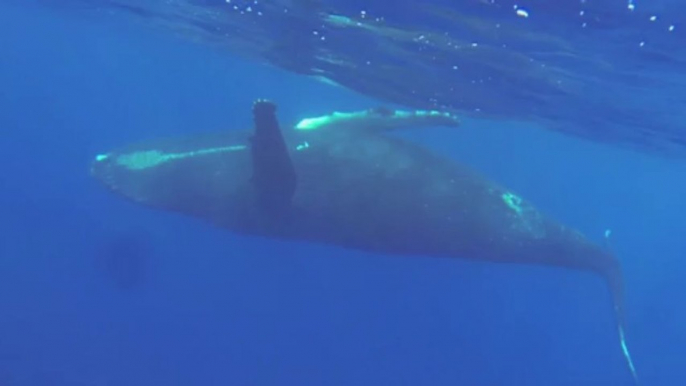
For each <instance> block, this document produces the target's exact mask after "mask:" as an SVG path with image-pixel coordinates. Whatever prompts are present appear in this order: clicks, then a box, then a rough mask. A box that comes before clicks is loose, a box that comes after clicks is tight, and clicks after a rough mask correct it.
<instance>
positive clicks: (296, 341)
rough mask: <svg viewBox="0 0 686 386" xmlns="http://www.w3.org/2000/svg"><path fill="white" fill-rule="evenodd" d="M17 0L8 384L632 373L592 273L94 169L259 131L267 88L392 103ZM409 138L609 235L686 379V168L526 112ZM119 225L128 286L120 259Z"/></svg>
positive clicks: (645, 374) (1, 45)
mask: <svg viewBox="0 0 686 386" xmlns="http://www.w3.org/2000/svg"><path fill="white" fill-rule="evenodd" d="M0 11H1V12H0V130H1V131H0V132H1V133H2V137H1V140H0V165H2V170H3V172H2V173H0V187H1V188H2V189H1V190H0V211H1V212H0V385H3V386H4V385H150V384H160V385H162V384H164V385H201V384H202V385H225V384H231V385H457V384H463V385H470V386H472V385H551V384H554V385H579V384H584V385H608V384H612V385H621V384H627V385H628V384H631V378H630V376H629V374H628V371H627V370H626V368H625V366H624V362H623V359H622V357H621V354H620V350H619V344H618V340H617V336H616V333H615V327H614V325H613V323H614V321H613V316H612V313H611V306H610V300H609V296H608V295H607V292H606V289H605V286H604V284H603V283H602V282H601V281H600V280H599V279H597V278H595V277H593V276H591V275H587V274H583V273H577V272H569V271H563V270H556V269H545V268H536V267H533V268H532V267H520V266H500V265H492V264H476V263H469V262H465V261H460V260H438V259H430V258H426V259H410V258H399V257H394V256H378V255H371V254H364V253H359V252H355V251H348V250H342V249H339V248H334V247H327V246H320V245H309V244H299V243H288V242H276V241H269V240H264V239H258V238H246V237H239V236H236V235H234V234H231V233H229V232H225V231H222V230H218V229H215V228H212V227H211V226H208V225H206V224H204V223H201V222H199V221H197V220H194V219H189V218H183V217H180V216H177V215H172V214H168V213H161V212H156V211H151V210H149V209H146V208H143V207H139V206H135V205H133V204H130V203H128V202H126V201H124V200H122V199H120V198H119V197H115V196H113V195H111V194H110V193H109V192H107V191H106V190H105V189H104V188H103V187H101V186H100V185H99V184H98V183H97V182H96V181H95V180H93V179H91V178H90V177H89V175H88V165H89V163H90V161H91V160H92V158H93V157H94V156H95V154H97V153H98V152H100V151H104V150H107V149H109V148H111V147H115V146H120V145H123V144H126V143H128V142H131V141H136V140H140V139H145V138H151V137H157V136H161V135H172V134H179V133H191V132H200V131H204V130H218V129H219V130H220V129H222V128H227V129H228V128H234V127H242V126H247V125H249V124H250V114H249V107H250V104H251V102H252V100H253V99H254V98H257V97H268V98H271V99H273V100H275V101H277V102H279V103H280V110H279V114H280V117H281V118H282V120H284V121H289V120H294V119H296V118H300V117H303V116H307V115H310V114H317V113H325V112H328V111H330V110H332V109H357V108H367V107H370V106H376V105H378V104H380V103H381V102H378V101H371V100H368V99H365V98H363V97H360V96H358V95H353V94H352V93H350V92H346V91H345V90H342V89H336V88H332V87H330V86H327V85H324V84H321V83H317V82H315V81H314V80H309V79H303V78H299V77H296V76H293V75H289V74H286V73H283V72H281V71H276V70H273V69H270V68H268V67H266V66H261V65H256V64H254V63H246V62H244V61H241V60H238V59H236V58H233V57H232V56H231V55H229V54H227V53H225V52H217V51H215V50H213V49H211V48H205V47H200V46H194V45H192V44H190V43H187V42H183V41H181V40H176V39H175V38H174V37H171V36H168V35H165V34H163V33H161V32H156V31H154V30H150V29H146V28H145V27H144V26H137V25H132V24H128V23H127V22H126V21H124V20H120V19H117V18H116V17H107V16H106V15H97V14H87V15H86V14H80V13H78V12H75V13H72V14H68V13H64V14H63V13H54V12H51V11H48V10H41V9H33V8H31V7H28V6H27V7H20V8H17V7H12V6H8V5H2V6H0ZM399 135H403V136H406V137H410V138H412V139H413V140H417V141H422V142H425V143H427V145H429V146H432V147H433V148H435V149H436V150H437V151H441V152H443V153H445V154H448V155H450V156H452V157H454V158H456V159H458V160H461V161H464V162H468V163H470V164H471V165H473V166H474V167H475V168H477V169H479V170H481V171H483V172H484V173H486V174H487V175H488V176H490V177H492V178H494V179H496V180H498V181H500V182H502V183H504V184H505V185H507V186H509V187H511V188H513V189H514V190H515V191H517V192H519V193H521V194H522V195H523V196H525V197H527V198H529V199H530V200H532V201H533V202H534V203H536V204H538V205H539V206H540V207H541V208H542V209H543V210H545V211H546V212H548V213H550V214H552V215H554V216H555V217H557V218H559V219H561V220H562V221H564V222H566V223H568V224H570V225H573V226H575V227H577V228H579V229H581V230H582V231H584V232H585V233H587V234H589V235H590V236H591V237H592V238H594V239H596V240H601V238H602V234H603V232H604V230H605V229H606V228H611V229H612V231H613V233H612V235H613V238H612V241H613V245H614V248H615V249H616V251H617V254H618V255H619V256H620V258H621V260H622V261H623V264H624V267H625V275H626V282H627V310H628V339H629V345H630V348H631V349H632V351H633V355H634V360H635V362H636V365H637V367H638V371H639V376H640V377H641V378H642V379H643V381H644V384H645V385H683V382H684V381H685V380H686V374H685V372H686V366H684V363H685V362H684V361H685V359H684V358H686V344H685V343H686V332H684V329H683V326H684V325H686V308H685V306H686V300H685V299H684V293H686V286H685V285H684V284H683V283H682V282H681V278H682V277H684V276H686V275H685V274H686V263H685V262H684V261H683V260H684V257H685V256H686V253H685V252H686V240H685V239H684V237H683V230H684V229H685V228H686V221H685V220H684V219H683V217H684V215H685V214H686V203H685V201H684V198H683V197H684V195H685V194H686V182H684V181H685V179H684V176H683V168H684V162H683V161H666V160H661V159H657V158H650V157H648V156H644V155H639V154H635V153H632V152H629V151H624V150H616V149H613V148H608V147H604V146H601V145H596V144H591V143H587V142H580V141H577V140H573V139H570V138H565V137H561V136H559V135H554V134H549V133H546V132H543V131H540V130H538V129H536V128H532V127H527V126H526V125H523V124H517V123H508V122H485V121H480V122H473V121H469V122H465V124H464V126H463V128H462V129H461V130H448V129H426V130H417V131H414V132H408V133H402V134H399ZM122 240H123V241H122ZM131 240H133V241H131ZM122 242H123V243H125V244H126V243H129V242H130V243H131V245H132V246H133V247H132V248H133V250H134V252H135V253H133V254H134V255H135V256H134V258H137V259H138V261H139V263H140V264H142V265H141V266H136V265H134V266H133V267H129V268H132V269H136V267H138V269H140V272H138V273H139V274H140V275H141V276H140V277H138V279H139V280H138V281H136V282H135V284H134V285H133V286H130V287H125V288H124V287H122V286H120V285H119V286H118V285H117V282H116V281H115V280H114V279H113V275H115V276H116V272H119V271H117V270H116V269H115V270H112V269H109V270H108V269H106V268H103V260H106V259H107V258H108V257H111V256H115V258H116V255H117V253H124V252H121V249H117V248H116V245H119V244H117V243H122ZM124 250H125V251H126V250H127V249H126V248H124ZM128 250H129V251H131V248H129V249H128ZM126 253H128V252H126ZM113 271H114V272H113ZM124 271H126V269H124ZM120 273H121V272H120ZM124 273H126V272H124Z"/></svg>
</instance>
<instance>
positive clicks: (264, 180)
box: [250, 100, 296, 216]
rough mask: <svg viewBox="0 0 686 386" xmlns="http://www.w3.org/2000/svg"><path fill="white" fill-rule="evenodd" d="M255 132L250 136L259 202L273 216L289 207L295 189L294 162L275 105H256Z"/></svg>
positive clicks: (263, 101) (253, 181)
mask: <svg viewBox="0 0 686 386" xmlns="http://www.w3.org/2000/svg"><path fill="white" fill-rule="evenodd" d="M252 111H253V120H254V123H255V133H254V134H253V135H252V137H251V138H250V153H251V155H252V166H253V174H252V179H251V182H252V184H253V186H254V187H255V194H256V202H257V205H258V206H259V207H260V209H262V210H263V211H265V212H266V213H267V214H268V215H270V216H279V215H281V214H283V213H284V212H285V211H286V210H288V209H289V208H290V205H291V200H292V198H293V194H294V193H295V188H296V173H295V167H294V166H293V161H292V160H291V156H290V154H289V152H288V147H287V146H286V142H285V141H284V138H283V135H282V133H281V129H280V127H279V122H278V120H277V118H276V105H275V104H274V103H272V102H269V101H266V100H257V101H255V103H254V104H253V109H252Z"/></svg>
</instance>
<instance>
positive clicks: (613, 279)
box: [603, 230, 639, 385]
mask: <svg viewBox="0 0 686 386" xmlns="http://www.w3.org/2000/svg"><path fill="white" fill-rule="evenodd" d="M609 236H610V231H609V230H608V231H605V244H606V245H605V247H606V250H607V253H609V254H610V256H611V259H612V265H611V266H610V268H609V269H607V270H605V272H603V274H604V276H605V280H607V283H608V285H609V287H610V293H611V295H612V302H613V305H614V310H615V318H616V319H617V332H618V334H619V343H620V345H621V348H622V355H624V359H625V360H626V363H627V366H628V367H629V371H630V372H631V376H632V377H633V379H634V383H635V384H636V385H638V384H639V382H638V375H637V374H636V367H635V366H634V361H633V360H632V359H631V353H630V352H629V347H628V346H627V343H626V333H625V331H626V320H625V316H624V275H623V274H622V268H621V266H620V264H619V260H617V258H616V257H615V256H614V253H612V251H611V249H610V245H609Z"/></svg>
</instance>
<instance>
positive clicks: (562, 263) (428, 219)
mask: <svg viewBox="0 0 686 386" xmlns="http://www.w3.org/2000/svg"><path fill="white" fill-rule="evenodd" d="M246 107H247V106H246ZM248 110H249V109H248V108H246V112H247V111H248ZM252 121H253V125H252V126H253V127H251V128H247V129H245V130H239V129H236V130H220V131H208V132H203V133H199V134H192V135H186V136H177V137H171V138H159V139H153V140H148V141H140V142H136V143H133V144H128V145H123V146H121V147H120V148H116V149H114V150H112V151H109V152H106V153H103V154H99V155H97V156H96V157H95V159H94V160H93V161H92V163H91V165H90V171H91V175H92V176H94V177H95V178H96V179H98V180H99V181H101V182H102V184H103V185H104V186H105V187H107V188H108V189H109V190H110V191H112V192H114V193H115V194H117V195H119V196H121V197H124V198H126V199H128V200H130V201H132V202H135V203H136V204H139V205H142V206H146V207H149V208H154V209H156V210H160V211H167V212H174V213H177V214H179V215H184V216H187V217H193V218H196V219H202V220H203V221H205V222H206V223H207V224H212V225H213V226H216V227H220V228H223V229H226V230H229V231H231V232H234V233H236V234H243V235H250V236H256V237H264V238H270V239H278V240H295V241H304V242H312V243H321V244H328V245H335V246H339V247H342V248H348V249H352V250H361V251H366V252H371V253H378V254H386V255H399V256H423V257H437V258H461V259H472V260H477V261H481V262H488V263H509V264H525V265H526V264H529V265H539V266H547V267H557V268H564V269H570V270H577V271H583V272H587V273H592V274H595V275H598V276H599V277H600V278H602V279H603V280H604V282H605V283H606V284H607V288H608V290H609V294H610V296H609V298H610V300H611V302H612V307H613V309H614V316H615V319H616V328H617V333H618V335H619V343H620V348H621V353H622V354H623V356H624V359H625V362H626V364H627V367H628V369H629V371H630V373H631V375H632V377H633V379H634V380H635V381H636V383H637V382H638V378H637V376H636V370H635V367H634V364H633V361H632V359H631V355H630V353H629V349H628V348H627V343H626V336H625V330H626V327H625V325H626V322H625V316H624V313H625V311H624V283H623V281H624V280H623V274H622V268H621V264H620V262H619V260H618V259H617V258H616V256H615V255H614V253H613V252H612V251H611V250H610V248H609V247H608V245H605V244H603V243H600V244H598V243H594V242H592V241H590V239H589V238H587V237H586V236H584V235H583V234H582V233H580V232H579V231H577V230H575V229H573V228H570V227H568V226H566V225H564V224H562V223H560V222H558V221H557V220H555V219H553V218H551V217H550V216H548V215H546V214H544V213H543V212H541V211H540V210H538V209H537V208H536V207H535V206H534V205H533V204H532V203H530V202H529V201H527V200H525V199H523V198H522V197H521V196H520V195H518V194H517V193H516V192H513V191H512V190H510V189H508V188H506V187H504V186H501V185H499V184H498V183H496V182H494V181H491V180H490V179H488V178H486V177H485V176H483V175H481V174H480V173H478V172H477V171H475V170H473V169H472V168H470V167H468V166H467V165H463V164H460V163H458V162H456V161H455V160H453V159H451V158H448V157H446V156H442V155H439V154H435V153H434V152H432V151H431V150H430V149H428V148H426V147H424V146H421V145H419V144H417V143H414V142H412V141H409V140H405V139H402V138H400V137H399V136H394V135H390V132H391V131H393V130H398V129H412V128H419V127H438V126H447V127H460V126H461V121H460V119H459V117H458V116H456V115H454V114H451V113H447V112H443V111H438V110H398V109H390V108H383V107H380V108H372V109H367V110H361V111H352V112H333V113H328V114H325V115H321V116H316V117H311V118H305V119H302V120H299V121H297V122H295V123H292V124H288V125H286V127H285V129H282V128H281V125H280V122H279V120H278V117H277V105H276V104H275V103H274V102H271V101H269V100H256V101H254V102H253V105H252Z"/></svg>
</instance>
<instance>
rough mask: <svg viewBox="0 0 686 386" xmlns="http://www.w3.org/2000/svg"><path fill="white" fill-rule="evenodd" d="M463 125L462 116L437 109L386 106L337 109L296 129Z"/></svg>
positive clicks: (385, 128) (305, 122)
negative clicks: (351, 109)
mask: <svg viewBox="0 0 686 386" xmlns="http://www.w3.org/2000/svg"><path fill="white" fill-rule="evenodd" d="M459 125H460V120H459V118H458V117H457V116H456V115H454V114H451V113H447V112H443V111H438V110H394V109H391V108H387V107H376V108H373V109H367V110H361V111H352V112H338V111H335V112H333V113H331V114H328V115H322V116H318V117H313V118H305V119H303V120H301V121H300V122H298V123H297V124H296V125H295V129H296V130H303V131H307V130H321V129H327V130H365V131H385V130H394V129H407V128H415V127H427V126H451V127H457V126H459Z"/></svg>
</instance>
